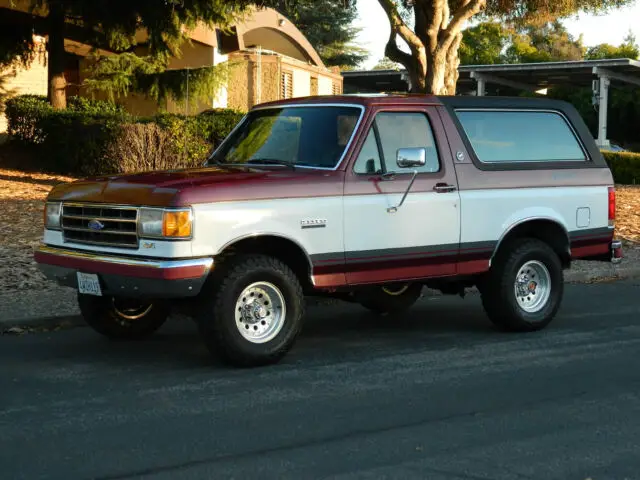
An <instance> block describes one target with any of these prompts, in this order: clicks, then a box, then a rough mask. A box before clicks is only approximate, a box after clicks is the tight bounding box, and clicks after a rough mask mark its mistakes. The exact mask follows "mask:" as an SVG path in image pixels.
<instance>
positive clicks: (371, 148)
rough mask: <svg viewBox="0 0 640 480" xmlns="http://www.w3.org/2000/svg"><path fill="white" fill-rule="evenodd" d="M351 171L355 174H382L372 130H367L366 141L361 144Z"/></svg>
mask: <svg viewBox="0 0 640 480" xmlns="http://www.w3.org/2000/svg"><path fill="white" fill-rule="evenodd" d="M353 170H354V172H356V173H366V174H374V173H377V174H380V173H382V165H381V162H380V154H379V153H378V144H377V143H376V135H375V132H374V131H373V128H370V129H369V135H367V139H366V140H365V141H364V143H363V144H362V148H361V149H360V154H359V155H358V159H357V160H356V164H355V165H354V167H353Z"/></svg>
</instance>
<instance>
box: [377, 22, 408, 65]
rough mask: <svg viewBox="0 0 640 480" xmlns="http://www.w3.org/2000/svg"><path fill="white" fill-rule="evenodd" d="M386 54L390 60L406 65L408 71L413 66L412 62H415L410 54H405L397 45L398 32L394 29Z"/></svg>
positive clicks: (385, 50)
mask: <svg viewBox="0 0 640 480" xmlns="http://www.w3.org/2000/svg"><path fill="white" fill-rule="evenodd" d="M384 54H385V55H386V56H387V57H389V59H390V60H393V61H394V62H397V63H400V64H402V65H404V66H405V68H407V69H408V68H409V67H410V66H411V62H412V61H413V57H412V56H411V55H410V54H408V53H406V52H403V51H402V50H400V49H399V48H398V44H397V43H396V32H394V31H393V29H392V30H391V34H390V35H389V40H388V41H387V46H386V47H385V49H384Z"/></svg>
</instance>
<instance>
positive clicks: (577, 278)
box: [564, 266, 640, 283]
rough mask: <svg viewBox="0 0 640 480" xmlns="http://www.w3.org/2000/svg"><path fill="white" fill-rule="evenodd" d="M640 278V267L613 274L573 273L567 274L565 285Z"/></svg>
mask: <svg viewBox="0 0 640 480" xmlns="http://www.w3.org/2000/svg"><path fill="white" fill-rule="evenodd" d="M638 277H640V266H638V267H620V268H617V269H616V270H614V271H613V272H611V273H604V272H602V271H601V272H598V273H593V272H571V270H569V271H568V272H566V273H565V276H564V280H565V283H591V282H596V281H610V282H613V281H617V280H628V279H632V278H638Z"/></svg>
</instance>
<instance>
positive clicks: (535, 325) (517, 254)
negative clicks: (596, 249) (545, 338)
mask: <svg viewBox="0 0 640 480" xmlns="http://www.w3.org/2000/svg"><path fill="white" fill-rule="evenodd" d="M481 293H482V304H483V307H484V310H485V312H486V313H487V315H488V316H489V319H490V320H491V321H492V322H493V323H494V324H495V325H496V326H498V327H499V328H501V329H503V330H507V331H512V332H532V331H537V330H542V329H543V328H545V327H546V326H547V325H548V324H549V323H550V322H551V321H552V320H553V318H554V317H555V315H556V313H557V311H558V309H559V308H560V304H561V302H562V297H563V294H564V277H563V270H562V263H561V261H560V258H559V257H558V254H557V253H556V252H555V251H554V250H553V249H552V248H551V247H550V246H549V245H548V244H546V243H544V242H542V241H540V240H537V239H529V238H526V239H518V240H516V241H514V242H512V243H510V244H509V245H508V246H505V249H504V250H503V251H502V252H499V254H498V255H497V256H496V258H495V262H494V264H493V266H492V267H491V270H490V272H489V274H488V276H487V278H486V279H485V281H484V283H483V286H482V287H481Z"/></svg>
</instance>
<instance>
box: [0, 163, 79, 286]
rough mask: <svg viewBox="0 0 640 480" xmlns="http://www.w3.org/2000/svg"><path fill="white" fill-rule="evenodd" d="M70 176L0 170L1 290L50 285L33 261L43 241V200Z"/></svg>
mask: <svg viewBox="0 0 640 480" xmlns="http://www.w3.org/2000/svg"><path fill="white" fill-rule="evenodd" d="M71 180H73V179H72V178H70V177H62V176H56V175H46V174H40V173H23V172H19V171H16V170H6V169H0V224H1V225H2V229H1V230H0V258H1V259H2V263H0V291H8V290H20V289H42V288H47V287H48V286H49V285H50V284H49V282H46V280H45V278H44V276H42V274H41V273H40V272H39V271H38V269H37V267H36V264H35V263H34V261H33V248H34V247H35V246H37V245H38V243H39V242H40V240H41V239H42V215H43V201H44V199H45V198H46V196H47V193H49V191H50V190H51V188H52V187H53V186H54V185H56V184H58V183H60V182H68V181H71Z"/></svg>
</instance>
